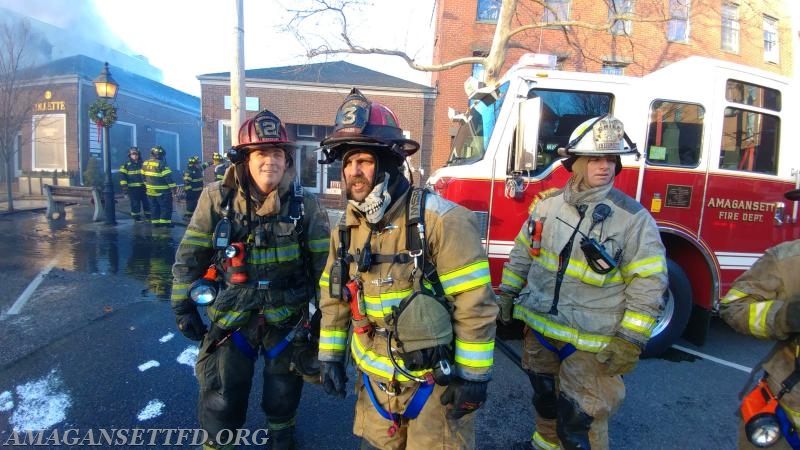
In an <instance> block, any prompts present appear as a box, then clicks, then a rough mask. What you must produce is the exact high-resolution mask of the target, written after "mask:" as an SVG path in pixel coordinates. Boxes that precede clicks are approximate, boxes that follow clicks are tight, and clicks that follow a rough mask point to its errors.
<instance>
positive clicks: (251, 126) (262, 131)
mask: <svg viewBox="0 0 800 450" xmlns="http://www.w3.org/2000/svg"><path fill="white" fill-rule="evenodd" d="M265 147H278V148H281V149H283V152H284V153H285V154H286V165H287V167H291V166H292V164H293V163H294V149H295V144H294V141H292V140H290V139H289V134H288V133H287V132H286V127H285V126H283V123H282V122H281V119H279V118H278V116H276V115H275V114H273V113H272V112H270V111H269V110H266V109H264V110H262V111H261V112H259V113H258V114H256V115H255V117H253V118H252V119H248V120H247V121H246V122H245V123H243V124H242V126H241V128H239V144H237V145H235V146H233V147H231V148H230V150H228V159H229V160H230V161H231V162H232V163H234V164H239V163H242V162H244V161H245V159H246V157H247V153H248V152H250V151H252V150H257V149H262V148H265Z"/></svg>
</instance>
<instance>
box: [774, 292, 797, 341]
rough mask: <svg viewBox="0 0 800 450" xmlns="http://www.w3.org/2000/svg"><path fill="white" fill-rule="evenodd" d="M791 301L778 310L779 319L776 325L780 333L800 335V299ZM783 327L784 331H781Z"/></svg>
mask: <svg viewBox="0 0 800 450" xmlns="http://www.w3.org/2000/svg"><path fill="white" fill-rule="evenodd" d="M792 300H794V299H790V300H789V301H787V302H786V303H785V304H784V305H783V306H782V307H781V309H780V310H778V317H777V319H778V320H776V325H777V328H778V331H782V332H784V333H786V334H790V333H800V299H797V300H794V301H792ZM781 327H783V329H780V328H781Z"/></svg>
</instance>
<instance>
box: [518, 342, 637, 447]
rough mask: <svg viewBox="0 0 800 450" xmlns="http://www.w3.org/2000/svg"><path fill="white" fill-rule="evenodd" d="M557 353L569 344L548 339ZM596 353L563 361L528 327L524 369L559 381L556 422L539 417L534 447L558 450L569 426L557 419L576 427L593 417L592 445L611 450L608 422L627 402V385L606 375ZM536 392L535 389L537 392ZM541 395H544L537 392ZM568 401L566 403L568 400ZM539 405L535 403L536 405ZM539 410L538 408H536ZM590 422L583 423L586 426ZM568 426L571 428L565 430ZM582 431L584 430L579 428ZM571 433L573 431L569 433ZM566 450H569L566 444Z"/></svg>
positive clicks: (590, 438)
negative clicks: (561, 438)
mask: <svg viewBox="0 0 800 450" xmlns="http://www.w3.org/2000/svg"><path fill="white" fill-rule="evenodd" d="M547 341H548V342H550V343H551V344H552V345H553V346H555V347H556V348H557V349H561V348H562V347H564V345H565V343H564V342H561V341H557V340H554V339H547ZM595 355H596V354H595V353H592V352H585V351H581V350H576V351H575V352H574V353H572V354H571V355H570V356H568V357H567V358H566V359H564V360H563V361H560V360H559V357H558V355H557V354H556V353H554V352H552V351H551V350H549V349H547V348H545V347H544V346H543V345H542V344H541V343H540V342H539V340H538V339H536V336H534V334H533V332H532V330H531V329H530V328H528V327H525V333H524V337H523V341H522V368H523V369H525V370H526V371H527V372H528V373H529V374H531V373H534V374H544V375H550V376H553V378H554V379H555V393H554V394H555V397H556V398H558V401H557V402H556V404H555V405H556V406H555V409H556V411H554V413H555V414H553V415H552V416H553V417H554V418H552V419H547V418H544V417H540V414H535V416H534V422H535V424H536V431H535V432H534V434H533V443H534V445H536V446H537V447H539V448H543V449H547V448H552V447H548V446H549V445H552V446H556V447H555V448H558V447H557V446H558V445H559V442H560V439H559V436H558V432H557V428H562V429H563V428H566V429H567V430H569V429H570V428H569V426H568V425H567V424H560V425H561V426H560V427H559V424H558V423H557V420H558V419H557V418H555V417H567V418H570V419H571V422H572V423H576V422H581V420H580V418H585V416H581V414H585V415H588V416H589V417H590V422H589V423H590V429H589V431H588V438H589V443H590V444H591V448H592V449H593V450H606V449H608V419H609V417H611V415H613V414H614V413H615V412H616V411H617V409H618V408H619V406H620V405H621V404H622V401H623V400H624V399H625V385H624V384H623V382H622V377H621V376H613V377H609V376H606V375H603V374H602V371H601V364H600V362H598V361H597V358H596V357H595ZM534 391H535V389H534ZM534 394H539V395H541V394H542V392H534ZM564 399H566V400H564ZM569 404H571V405H572V406H573V408H569V407H565V406H566V405H569ZM534 405H535V402H534ZM534 409H535V408H534ZM585 422H586V421H583V423H585ZM565 425H567V426H565ZM578 428H580V426H578ZM573 429H574V428H573ZM568 432H569V431H568ZM562 448H569V446H567V445H563V444H562Z"/></svg>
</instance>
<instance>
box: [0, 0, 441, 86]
mask: <svg viewBox="0 0 800 450" xmlns="http://www.w3.org/2000/svg"><path fill="white" fill-rule="evenodd" d="M359 1H361V2H362V4H363V5H362V6H360V7H359V8H358V9H354V10H352V12H350V13H349V14H348V26H349V29H350V30H351V31H352V33H353V34H354V35H356V36H357V38H358V41H357V42H358V43H360V44H362V45H364V46H368V47H383V48H391V49H399V50H402V51H405V52H406V53H408V54H409V55H411V56H414V57H416V58H419V59H420V60H421V61H423V62H425V63H429V62H430V52H431V50H430V48H431V46H432V38H431V36H432V31H431V30H432V27H433V24H432V14H433V5H434V0H405V1H396V0H372V1H369V0H359ZM308 3H309V0H243V11H244V51H245V57H244V66H245V69H260V68H267V67H280V66H286V65H294V64H306V63H308V62H323V61H324V59H319V58H317V59H314V60H311V61H309V60H308V59H307V58H306V57H305V56H304V55H305V50H304V49H303V47H302V46H301V45H300V44H299V43H298V42H297V40H296V39H295V38H294V37H293V36H291V35H290V34H289V33H287V32H285V31H282V30H281V25H282V24H284V23H285V22H286V21H287V20H288V18H289V17H290V16H289V14H288V13H287V9H304V7H303V5H305V4H308ZM235 5H236V2H235V0H0V6H4V7H6V8H9V9H13V10H16V11H18V12H22V13H24V14H26V15H30V16H32V17H34V18H37V19H39V20H41V21H43V22H47V23H51V24H53V25H57V26H61V27H64V28H68V29H70V30H73V31H76V32H80V33H82V34H83V35H84V36H91V37H92V38H93V39H94V40H97V41H101V42H102V43H104V44H105V45H107V46H109V47H112V48H115V49H117V50H121V51H123V52H124V53H128V54H138V55H143V56H144V57H146V58H147V59H148V61H149V63H150V64H151V65H153V66H155V67H157V68H159V69H161V71H162V72H163V74H164V80H163V82H164V84H167V85H168V86H171V87H174V88H176V89H179V90H181V91H184V92H187V93H189V94H192V95H197V96H199V95H200V83H199V81H198V80H197V76H198V75H201V74H207V73H217V72H230V71H232V70H233V69H234V67H233V64H234V56H235V54H236V50H235V48H236V47H235V39H236V32H235V26H236V20H235V19H236V10H235ZM338 32H339V28H338V26H336V25H335V24H334V22H332V21H331V20H320V21H319V22H317V23H315V24H314V26H313V27H309V28H308V29H307V32H306V34H305V36H306V38H307V39H308V40H318V39H320V37H324V36H326V35H327V36H331V35H335V34H336V33H338ZM328 58H329V59H328V60H346V61H349V62H351V63H353V64H358V65H360V66H363V67H367V68H370V69H373V70H377V71H379V72H383V73H387V74H389V75H393V76H396V77H399V78H403V79H406V80H409V81H413V82H416V83H420V84H425V85H428V84H430V75H429V74H428V73H424V72H418V71H414V70H413V69H410V68H408V66H407V65H406V63H405V62H404V61H403V60H402V59H400V58H397V57H385V56H377V55H369V56H365V55H349V56H348V55H341V56H333V57H328Z"/></svg>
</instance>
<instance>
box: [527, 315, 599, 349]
mask: <svg viewBox="0 0 800 450" xmlns="http://www.w3.org/2000/svg"><path fill="white" fill-rule="evenodd" d="M514 318H515V319H520V320H522V321H523V322H525V323H526V324H527V325H528V326H529V327H531V328H533V329H534V330H536V331H538V332H539V333H541V334H543V335H545V336H547V337H549V338H553V339H557V340H559V341H562V342H569V343H570V344H572V345H574V346H575V348H577V349H578V350H583V351H586V352H593V353H597V352H599V351H600V350H602V349H603V347H605V346H606V344H608V342H609V341H611V338H610V337H608V336H600V335H597V334H590V333H582V332H581V331H579V330H578V329H577V328H572V327H568V326H565V325H561V324H557V323H555V322H552V321H550V320H547V319H545V318H544V316H540V315H539V314H536V313H534V312H532V311H529V310H527V309H526V308H524V307H523V306H521V305H516V307H515V308H514Z"/></svg>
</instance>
